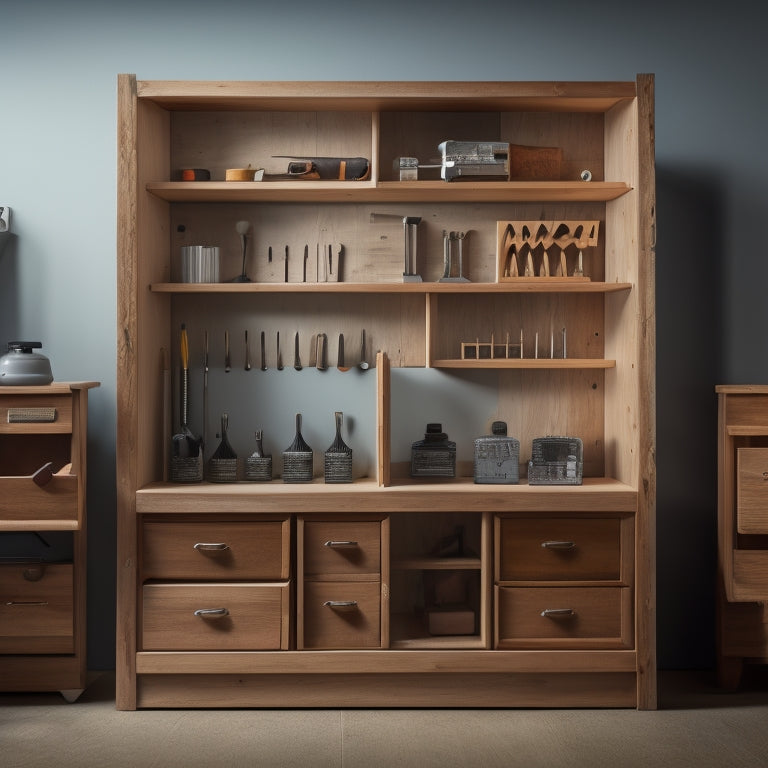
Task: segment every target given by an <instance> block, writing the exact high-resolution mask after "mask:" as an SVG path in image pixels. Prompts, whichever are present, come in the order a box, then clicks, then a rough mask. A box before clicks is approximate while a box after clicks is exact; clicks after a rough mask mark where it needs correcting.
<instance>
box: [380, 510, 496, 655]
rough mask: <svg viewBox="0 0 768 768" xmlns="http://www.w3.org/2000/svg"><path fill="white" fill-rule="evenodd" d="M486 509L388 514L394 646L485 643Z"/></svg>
mask: <svg viewBox="0 0 768 768" xmlns="http://www.w3.org/2000/svg"><path fill="white" fill-rule="evenodd" d="M489 537H490V520H489V515H488V514H487V513H472V512H466V513H463V512H453V513H447V512H434V513H432V512H430V513H408V514H393V515H392V516H391V537H390V540H391V560H390V570H391V573H390V579H391V582H392V583H391V588H390V631H391V645H392V647H394V648H440V647H455V648H460V647H477V648H485V647H488V645H487V643H488V638H489V632H488V627H489V608H488V606H489V605H490V601H489V599H488V595H489V593H488V590H489V578H490V554H489V553H490V546H489Z"/></svg>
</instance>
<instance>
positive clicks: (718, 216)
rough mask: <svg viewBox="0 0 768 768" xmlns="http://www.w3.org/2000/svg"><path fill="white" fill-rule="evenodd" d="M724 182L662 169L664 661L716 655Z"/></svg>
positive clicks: (697, 662) (702, 663) (709, 660)
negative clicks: (718, 439) (718, 433)
mask: <svg viewBox="0 0 768 768" xmlns="http://www.w3.org/2000/svg"><path fill="white" fill-rule="evenodd" d="M720 189H721V186H720V185H719V184H718V183H716V179H715V178H714V176H713V175H708V174H707V173H706V172H702V173H699V174H694V173H691V172H690V171H688V170H685V171H681V170H678V169H674V168H668V167H664V165H657V168H656V206H657V245H656V407H657V412H656V424H657V426H656V429H657V456H656V459H657V476H658V485H657V607H658V614H657V621H658V628H657V634H658V663H659V666H660V667H661V668H665V669H686V668H688V669H700V668H710V667H712V666H713V665H714V658H715V570H716V559H717V471H716V470H717V401H716V396H715V392H714V388H715V385H716V384H718V383H719V378H720V375H721V371H722V361H721V359H720V355H721V352H720V351H721V350H722V344H723V339H722V314H723V310H722V283H721V270H722V266H721V262H722V260H721V259H717V258H714V255H715V254H718V253H719V254H723V253H725V249H724V235H723V231H724V228H723V229H721V228H716V225H717V223H718V222H720V223H721V224H722V222H723V217H724V212H723V205H722V200H721V195H720Z"/></svg>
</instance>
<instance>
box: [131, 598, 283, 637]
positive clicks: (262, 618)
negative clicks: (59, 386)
mask: <svg viewBox="0 0 768 768" xmlns="http://www.w3.org/2000/svg"><path fill="white" fill-rule="evenodd" d="M289 610H290V604H289V587H288V584H249V583H244V584H145V585H144V589H143V616H142V645H143V649H144V650H145V651H253V650H279V649H286V648H288V619H289Z"/></svg>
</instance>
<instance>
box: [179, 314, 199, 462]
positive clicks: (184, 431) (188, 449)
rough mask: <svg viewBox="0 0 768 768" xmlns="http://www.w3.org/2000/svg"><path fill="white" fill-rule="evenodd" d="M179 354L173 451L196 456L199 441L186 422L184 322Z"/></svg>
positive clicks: (187, 373) (186, 380) (183, 456)
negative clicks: (177, 422)
mask: <svg viewBox="0 0 768 768" xmlns="http://www.w3.org/2000/svg"><path fill="white" fill-rule="evenodd" d="M180 347H181V348H180V356H181V401H180V405H181V409H180V413H179V418H180V421H181V431H180V432H177V433H176V434H175V435H174V436H173V453H174V456H176V457H177V458H180V459H186V458H189V457H193V456H197V454H198V452H199V450H200V441H199V440H198V439H197V438H196V437H195V436H194V434H193V433H192V430H191V429H190V428H189V426H188V424H187V420H188V417H189V339H188V338H187V326H186V323H182V324H181V336H180Z"/></svg>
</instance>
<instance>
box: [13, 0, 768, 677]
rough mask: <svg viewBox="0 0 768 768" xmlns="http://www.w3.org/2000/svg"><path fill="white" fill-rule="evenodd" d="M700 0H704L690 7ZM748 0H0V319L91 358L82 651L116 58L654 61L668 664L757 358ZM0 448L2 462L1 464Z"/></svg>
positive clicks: (55, 354)
mask: <svg viewBox="0 0 768 768" xmlns="http://www.w3.org/2000/svg"><path fill="white" fill-rule="evenodd" d="M709 8H717V9H718V10H708V9H709ZM753 8H754V4H753V3H747V2H742V0H731V2H730V3H728V4H726V5H722V6H721V5H717V6H714V5H711V4H709V3H707V2H706V0H705V2H704V3H702V2H700V1H699V2H685V1H682V2H675V3H673V2H668V0H667V1H666V2H657V0H650V2H648V1H647V2H644V3H632V4H629V3H622V2H621V0H612V2H607V1H606V2H597V1H595V0H584V2H580V3H574V2H572V0H560V1H559V2H558V1H554V2H553V1H552V0H539V1H538V2H536V3H518V2H508V3H503V2H490V1H489V0H475V1H474V2H468V3H458V2H455V0H447V1H445V0H444V1H443V2H440V3H436V2H435V3H427V2H424V3H418V2H409V3H405V2H402V3H400V4H399V0H396V2H389V3H385V2H380V1H379V2H375V3H366V2H361V1H360V0H357V2H352V1H351V0H333V1H331V2H308V1H307V0H288V2H284V3H273V2H251V3H248V2H244V1H243V0H241V1H240V2H237V1H234V2H233V0H218V2H214V3H211V2H198V0H186V1H185V2H172V1H169V0H166V1H165V2H162V1H160V2H158V1H157V0H154V1H153V2H147V1H146V0H134V2H132V3H123V4H111V3H110V4H107V3H103V2H97V1H96V0H94V2H86V1H85V0H80V1H77V0H74V1H73V2H59V1H58V0H56V1H54V0H39V2H34V3H12V2H10V1H9V0H0V73H2V74H1V75H0V205H9V206H11V207H12V209H13V215H14V219H13V230H14V232H15V233H16V235H17V237H16V238H15V241H14V243H13V244H12V245H11V246H10V247H9V248H6V250H5V252H4V253H3V254H2V255H0V343H4V342H5V341H7V340H9V339H15V338H20V337H23V338H31V339H40V340H42V341H43V342H44V347H45V349H44V351H45V353H47V355H48V356H49V357H50V359H51V361H52V365H53V369H54V374H55V376H56V378H57V379H59V380H74V379H95V380H99V381H101V383H102V385H101V388H100V389H97V390H95V391H93V392H92V396H91V409H90V419H91V420H90V424H91V430H90V436H89V461H90V465H89V470H90V476H89V519H90V541H89V566H90V572H89V594H88V607H89V634H88V639H89V661H90V666H91V667H92V668H94V669H106V668H112V667H113V666H114V638H113V636H114V611H115V600H114V587H115V576H114V574H115V556H114V552H115V467H114V456H115V450H114V446H115V441H116V439H120V436H119V435H116V434H115V432H116V430H115V379H116V374H115V366H116V358H115V336H116V329H115V317H116V312H115V284H116V279H117V277H118V276H117V275H116V270H115V198H116V195H115V189H116V175H115V166H116V99H115V95H116V76H117V74H118V73H120V72H132V73H135V74H136V75H137V76H138V77H139V78H141V79H257V80H258V79H265V80H293V79H297V80H314V79H328V80H336V79H339V80H345V79H353V80H388V79H391V80H399V79H406V80H407V79H424V80H431V79H437V80H440V79H448V80H453V79H457V80H461V79H478V80H482V79H492V80H493V79H499V80H632V79H634V77H635V75H636V73H638V72H653V73H655V74H656V78H657V80H656V130H657V144H656V160H657V183H658V189H657V195H658V245H657V257H658V298H657V321H658V344H657V352H658V464H659V487H658V491H659V494H658V591H659V594H658V608H659V616H658V618H659V632H658V637H659V659H660V664H661V666H662V667H665V668H690V667H709V666H711V664H712V662H713V653H714V627H713V621H714V608H713V581H714V568H715V559H714V558H715V504H716V494H715V470H716V451H715V445H716V441H715V429H716V412H715V397H714V392H713V389H714V386H715V384H716V383H759V382H765V381H766V380H768V359H767V358H766V354H765V349H766V343H765V330H766V324H767V323H766V320H767V319H768V318H767V315H768V309H767V307H768V304H767V303H766V302H765V301H763V293H764V290H765V285H766V278H767V277H768V275H767V273H768V259H765V258H764V257H763V248H764V240H763V238H762V232H763V229H764V225H765V220H764V218H763V217H765V216H766V213H768V211H766V191H765V179H766V176H767V175H768V174H767V173H766V172H767V171H768V161H766V159H765V125H766V119H767V118H768V114H767V112H768V110H767V109H766V102H765V94H766V93H767V92H768V87H767V86H768V83H766V74H767V73H768V68H767V67H766V65H765V61H764V58H763V53H762V48H763V43H764V40H763V32H762V25H761V23H760V19H757V18H756V17H755V11H754V10H750V9H753ZM0 471H1V468H0Z"/></svg>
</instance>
